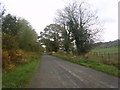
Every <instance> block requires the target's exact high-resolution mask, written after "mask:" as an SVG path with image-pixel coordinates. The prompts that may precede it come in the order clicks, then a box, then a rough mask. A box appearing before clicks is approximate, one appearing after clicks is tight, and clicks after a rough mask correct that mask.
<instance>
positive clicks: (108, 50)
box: [90, 47, 120, 53]
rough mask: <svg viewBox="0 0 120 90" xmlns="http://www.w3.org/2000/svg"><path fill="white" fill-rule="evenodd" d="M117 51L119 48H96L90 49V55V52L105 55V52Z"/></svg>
mask: <svg viewBox="0 0 120 90" xmlns="http://www.w3.org/2000/svg"><path fill="white" fill-rule="evenodd" d="M118 49H120V47H111V48H96V49H92V50H91V51H90V53H92V52H99V53H105V52H109V53H118Z"/></svg>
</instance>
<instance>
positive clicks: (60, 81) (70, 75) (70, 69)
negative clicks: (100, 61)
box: [29, 55, 118, 88]
mask: <svg viewBox="0 0 120 90" xmlns="http://www.w3.org/2000/svg"><path fill="white" fill-rule="evenodd" d="M29 88H118V78H117V77H114V76H111V75H107V74H104V73H102V72H99V71H95V70H93V69H91V68H86V67H84V66H80V65H77V64H74V63H70V62H67V61H64V60H61V59H59V58H56V57H52V56H49V55H43V57H42V61H41V62H40V64H39V67H38V71H37V72H36V74H35V75H34V77H33V78H32V81H31V83H30V85H29Z"/></svg>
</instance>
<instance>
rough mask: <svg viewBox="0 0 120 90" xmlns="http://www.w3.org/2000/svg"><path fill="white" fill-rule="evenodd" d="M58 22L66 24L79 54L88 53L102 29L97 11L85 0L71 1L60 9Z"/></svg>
mask: <svg viewBox="0 0 120 90" xmlns="http://www.w3.org/2000/svg"><path fill="white" fill-rule="evenodd" d="M55 20H56V23H59V24H60V25H62V26H64V27H65V28H66V30H67V32H69V36H70V38H71V39H72V40H74V41H75V44H76V48H77V51H78V54H79V55H80V54H84V53H87V52H88V51H89V50H90V49H91V46H92V44H93V43H94V41H96V40H97V39H98V38H97V37H98V35H99V32H100V31H101V30H102V28H101V27H100V25H101V24H100V22H99V20H98V16H97V15H96V12H95V11H92V10H91V9H90V7H89V6H88V4H87V3H85V2H73V3H69V5H67V6H66V7H65V8H64V9H63V10H59V11H58V15H57V17H56V18H55Z"/></svg>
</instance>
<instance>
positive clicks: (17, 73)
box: [2, 56, 40, 88]
mask: <svg viewBox="0 0 120 90" xmlns="http://www.w3.org/2000/svg"><path fill="white" fill-rule="evenodd" d="M39 61H40V56H38V57H36V58H34V59H33V60H31V61H30V62H29V63H28V64H24V65H19V66H17V67H16V69H15V70H13V71H11V72H9V73H3V75H2V80H3V81H2V88H26V87H27V85H28V83H29V81H30V80H31V78H32V76H33V74H34V72H35V71H36V68H37V66H38V63H39Z"/></svg>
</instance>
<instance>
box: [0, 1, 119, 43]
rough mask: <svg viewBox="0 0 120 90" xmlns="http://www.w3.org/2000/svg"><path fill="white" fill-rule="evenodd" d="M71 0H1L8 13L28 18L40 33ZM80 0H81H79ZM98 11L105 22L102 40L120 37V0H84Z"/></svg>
mask: <svg viewBox="0 0 120 90" xmlns="http://www.w3.org/2000/svg"><path fill="white" fill-rule="evenodd" d="M69 1H70V0H0V2H1V3H2V4H3V5H4V6H5V9H6V13H10V14H12V15H15V16H17V17H21V18H24V19H26V20H27V21H28V22H29V23H30V24H31V25H32V27H33V28H34V29H35V31H36V32H37V33H38V35H39V34H40V32H41V31H43V29H44V28H45V27H46V26H47V25H49V24H52V23H55V22H54V17H55V16H56V13H57V10H58V9H63V8H64V6H65V5H66V4H67V3H68V2H69ZM79 1H80V0H79ZM84 1H86V2H87V3H89V4H90V6H91V8H92V9H93V10H96V11H97V15H98V17H99V20H100V21H101V23H102V24H103V28H104V30H103V32H102V34H101V40H102V41H103V42H107V41H113V40H116V39H118V1H119V0H84Z"/></svg>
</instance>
